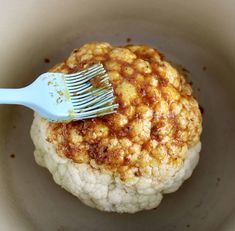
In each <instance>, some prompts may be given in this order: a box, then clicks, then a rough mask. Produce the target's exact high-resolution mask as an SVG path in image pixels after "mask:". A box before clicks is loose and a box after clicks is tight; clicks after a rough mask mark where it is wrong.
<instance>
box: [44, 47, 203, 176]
mask: <svg viewBox="0 0 235 231" xmlns="http://www.w3.org/2000/svg"><path fill="white" fill-rule="evenodd" d="M98 62H101V63H103V65H104V66H105V69H106V70H107V72H108V74H109V77H110V82H111V84H112V86H113V88H114V92H115V96H116V102H118V103H119V108H118V112H117V113H116V114H112V115H108V116H104V117H99V118H95V119H90V120H85V121H76V122H70V123H67V124H65V123H50V125H49V127H48V140H49V141H50V142H52V143H53V144H54V145H55V147H56V149H57V152H58V153H59V155H61V156H66V157H67V158H71V159H72V160H73V161H75V162H78V163H89V164H91V165H92V166H93V167H95V168H100V169H106V170H110V171H112V172H113V173H114V174H118V175H119V176H120V177H121V179H125V178H126V177H127V175H128V174H129V173H128V170H130V171H131V172H132V174H134V175H135V176H140V175H144V174H147V175H149V174H150V175H151V168H149V167H151V166H156V165H158V164H161V163H162V162H164V163H167V164H169V165H171V164H172V165H179V164H181V163H182V161H183V159H184V155H185V153H186V151H187V149H188V148H190V147H191V146H193V145H194V144H196V143H197V142H198V141H199V139H200V134H201V130H202V127H201V123H202V117H201V113H200V110H199V107H198V103H197V101H196V100H195V99H194V98H193V96H192V89H191V86H190V85H189V84H188V83H187V82H186V81H185V79H184V77H183V76H182V75H181V74H180V73H179V72H178V71H177V70H176V69H175V68H173V67H172V66H171V65H170V64H169V63H168V62H166V61H165V59H164V57H163V56H162V55H161V54H160V53H159V52H158V51H156V50H155V49H152V48H150V47H147V46H133V45H129V46H125V47H113V46H111V45H110V44H108V43H89V44H86V45H84V46H83V47H81V48H79V49H76V50H74V51H73V52H72V54H71V55H70V57H69V58H68V59H67V60H66V61H65V62H64V63H61V64H58V65H57V66H55V67H54V68H52V69H51V71H52V72H64V73H73V72H76V71H79V70H81V69H84V68H85V67H87V66H90V65H92V64H94V63H98Z"/></svg>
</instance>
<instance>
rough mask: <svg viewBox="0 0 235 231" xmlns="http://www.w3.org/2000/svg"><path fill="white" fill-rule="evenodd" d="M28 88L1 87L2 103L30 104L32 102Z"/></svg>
mask: <svg viewBox="0 0 235 231" xmlns="http://www.w3.org/2000/svg"><path fill="white" fill-rule="evenodd" d="M29 100H30V96H29V94H28V88H27V87H24V88H18V89H17V88H16V89H12V88H9V89H8V88H4V89H0V104H19V105H25V106H28V103H29V102H30V101H29Z"/></svg>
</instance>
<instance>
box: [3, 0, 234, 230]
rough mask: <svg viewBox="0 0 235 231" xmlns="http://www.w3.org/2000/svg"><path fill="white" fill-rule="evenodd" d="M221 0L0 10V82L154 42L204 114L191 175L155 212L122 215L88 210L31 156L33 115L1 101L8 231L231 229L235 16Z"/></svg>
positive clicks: (11, 83) (23, 80) (21, 80)
mask: <svg viewBox="0 0 235 231" xmlns="http://www.w3.org/2000/svg"><path fill="white" fill-rule="evenodd" d="M216 2H217V5H216V4H213V5H212V4H211V3H212V1H209V0H208V1H206V2H204V1H197V2H196V1H194V2H192V1H190V4H189V3H185V2H184V1H183V0H182V1H181V0H179V1H158V2H156V1H144V2H143V1H142V2H139V1H132V0H131V1H128V2H125V1H108V0H107V1H106V0H103V1H82V0H80V1H66V2H63V3H62V1H61V2H58V1H50V2H49V3H48V2H47V1H44V0H43V1H41V3H40V4H39V3H36V2H33V1H25V2H24V3H23V4H21V5H19V3H17V2H16V4H15V5H14V7H12V5H11V4H12V3H11V4H10V3H6V5H5V6H4V7H3V8H4V12H7V11H8V10H9V9H12V10H11V11H9V12H10V14H8V15H7V14H6V13H4V12H3V9H1V11H2V15H3V16H2V18H3V20H2V21H1V22H0V32H1V34H3V38H2V41H6V42H5V43H4V45H3V44H2V43H1V44H0V50H1V54H0V56H1V60H2V64H1V68H0V69H1V70H0V76H1V78H0V84H1V86H2V87H20V86H24V85H25V84H27V83H30V82H31V81H32V80H33V79H34V78H35V77H36V76H37V75H39V74H40V73H43V72H45V71H47V70H48V69H49V68H50V67H51V66H53V65H54V64H56V63H58V62H60V61H62V60H64V59H65V58H66V57H67V56H68V55H69V53H70V52H71V50H72V49H73V48H76V47H79V46H81V45H82V44H84V43H87V42H89V41H107V42H110V43H112V44H116V45H125V44H127V43H133V44H148V45H150V46H153V47H155V48H157V49H159V50H160V51H161V52H162V53H164V54H165V55H166V57H167V58H168V59H169V60H170V61H172V62H173V63H175V64H178V65H180V68H181V69H184V71H185V69H187V70H188V71H186V75H187V77H188V79H189V80H190V81H192V83H193V90H194V95H195V96H196V97H197V99H198V100H199V102H200V104H201V106H202V107H203V109H204V114H203V135H202V145H203V146H202V152H201V158H200V162H199V165H198V166H197V168H196V170H195V171H194V173H193V175H192V177H191V178H190V179H189V180H187V182H185V183H184V184H183V186H182V187H181V188H180V189H179V190H178V191H177V192H175V193H173V194H169V195H165V198H164V199H163V201H162V203H161V205H160V206H159V207H158V208H157V209H156V210H152V211H143V212H139V213H136V214H133V215H130V214H121V215H120V214H114V213H104V212H100V211H97V210H95V209H91V208H88V207H87V206H85V205H83V204H82V203H81V202H79V200H78V199H76V198H75V197H74V196H72V195H70V194H69V193H67V192H66V191H64V190H63V189H61V188H60V187H59V186H57V185H56V184H55V183H54V182H53V179H52V177H51V175H50V174H49V172H48V171H47V170H45V169H43V168H41V167H38V166H37V165H36V163H35V161H34V157H33V145H32V142H31V139H30V135H29V130H30V125H31V122H32V119H33V113H32V111H30V110H29V109H26V108H23V107H20V106H0V119H1V122H2V123H1V125H0V126H1V134H0V147H1V155H0V184H1V187H0V207H1V208H2V209H0V220H1V223H2V225H3V227H5V230H12V229H11V228H14V227H16V226H17V227H19V229H18V230H58V231H59V230H60V231H62V230H78V228H79V230H100V231H101V230H102V231H105V230H112V231H116V230H122V229H123V230H124V229H125V230H135V231H138V230H139V231H142V230H154V231H156V230H167V231H171V230H174V231H177V230H180V231H184V230H192V231H194V230H195V231H196V230H201V231H204V230H205V231H209V230H230V229H231V228H232V227H233V228H234V227H235V226H234V224H233V223H232V220H235V219H233V215H232V212H233V210H234V207H235V195H234V191H235V183H234V180H233V179H234V177H235V168H234V162H235V155H234V149H235V142H234V140H235V125H234V120H233V119H234V118H235V102H234V101H235V100H234V98H235V95H234V89H235V78H234V77H233V76H234V68H233V62H234V60H235V59H233V58H234V52H233V51H234V50H235V45H234V44H233V39H231V38H234V34H233V33H234V32H233V31H231V30H229V29H230V27H231V25H232V23H233V22H232V20H233V19H234V16H233V18H232V16H231V20H230V18H229V17H227V18H225V19H224V18H223V19H221V18H218V17H217V13H218V12H220V14H226V15H227V16H230V13H231V12H232V10H233V9H231V8H232V6H230V4H229V1H226V2H225V3H226V4H224V5H223V8H222V10H221V6H220V4H221V3H220V2H219V1H216ZM54 4H56V7H54V6H55V5H54ZM215 5H216V6H215ZM39 9H40V10H39ZM219 10H220V11H219ZM16 17H18V18H17V21H16V20H15V19H16ZM228 18H229V19H228ZM9 28H11V30H9ZM223 32H226V33H223ZM130 40H131V41H130ZM226 219H227V220H226ZM224 225H225V226H224ZM231 230H232V229H231Z"/></svg>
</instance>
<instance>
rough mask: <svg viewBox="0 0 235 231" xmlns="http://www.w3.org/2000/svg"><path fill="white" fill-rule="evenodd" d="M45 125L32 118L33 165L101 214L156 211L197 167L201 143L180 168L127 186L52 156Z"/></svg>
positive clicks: (160, 171) (164, 169) (157, 171)
mask: <svg viewBox="0 0 235 231" xmlns="http://www.w3.org/2000/svg"><path fill="white" fill-rule="evenodd" d="M47 126H48V122H47V121H45V120H44V119H42V118H40V117H39V116H38V115H35V119H34V121H33V125H32V128H31V136H32V139H33V142H34V145H35V147H36V149H35V152H34V155H35V159H36V162H37V163H38V164H39V165H41V166H43V167H46V168H48V170H49V171H50V172H51V173H52V175H53V178H54V180H55V182H56V183H57V184H59V185H61V187H63V188H64V189H66V190H67V191H69V192H71V193H72V194H73V195H75V196H76V197H78V198H79V199H80V200H81V201H82V202H84V203H85V204H87V205H89V206H91V207H94V208H97V209H99V210H103V211H113V212H119V213H123V212H128V213H135V212H137V211H140V210H143V209H153V208H156V207H157V206H158V205H159V203H160V202H161V200H162V195H163V194H164V193H170V192H174V191H176V190H177V189H178V188H179V187H180V185H181V184H182V183H183V181H185V180H186V179H187V178H189V177H190V176H191V174H192V171H193V169H194V168H195V166H196V165H197V163H198V159H199V152H200V149H201V143H200V142H198V143H197V144H196V145H195V146H193V147H191V148H190V149H189V150H188V151H187V153H186V156H185V160H184V161H183V164H182V166H180V167H175V168H173V167H172V168H171V169H170V168H169V165H167V164H165V165H164V164H161V165H160V167H159V166H158V167H157V166H156V168H154V169H153V171H154V172H155V174H154V176H152V177H145V176H140V177H136V179H135V180H133V181H131V182H128V181H127V182H126V181H122V180H121V179H120V178H119V177H117V176H114V175H113V174H112V173H111V172H108V171H106V172H102V171H101V170H97V169H94V168H92V167H91V165H90V164H85V163H82V164H79V163H75V162H74V161H73V160H71V159H68V158H66V157H61V156H59V155H58V154H57V153H56V150H55V148H54V146H53V144H51V143H49V142H48V141H47V140H46V137H47V134H46V130H47Z"/></svg>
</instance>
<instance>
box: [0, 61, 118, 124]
mask: <svg viewBox="0 0 235 231" xmlns="http://www.w3.org/2000/svg"><path fill="white" fill-rule="evenodd" d="M0 104H19V105H24V106H26V107H29V108H31V109H32V110H34V111H35V112H37V113H38V114H39V115H41V116H42V117H44V118H45V119H47V120H49V121H53V122H65V121H71V120H83V119H88V118H94V117H97V116H104V115H107V114H111V113H114V112H116V109H117V108H118V104H115V103H114V94H113V89H112V86H111V84H110V83H109V77H108V74H107V73H106V71H105V69H104V67H103V65H102V64H100V63H98V64H95V65H93V66H91V67H89V68H87V69H85V70H82V71H80V72H77V73H73V74H64V73H50V72H47V73H44V74H42V75H40V76H39V77H38V78H37V79H36V80H35V81H34V82H33V83H31V84H30V85H28V86H26V87H23V88H18V89H0Z"/></svg>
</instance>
